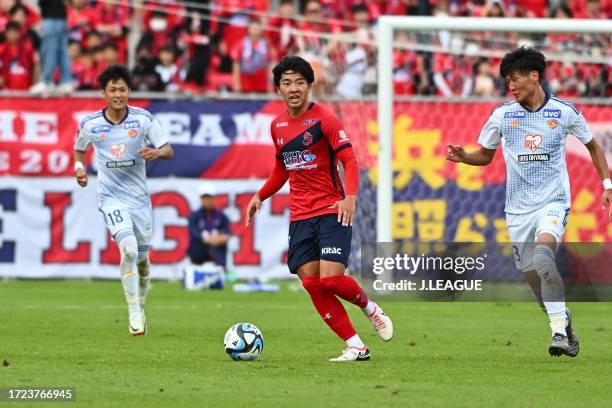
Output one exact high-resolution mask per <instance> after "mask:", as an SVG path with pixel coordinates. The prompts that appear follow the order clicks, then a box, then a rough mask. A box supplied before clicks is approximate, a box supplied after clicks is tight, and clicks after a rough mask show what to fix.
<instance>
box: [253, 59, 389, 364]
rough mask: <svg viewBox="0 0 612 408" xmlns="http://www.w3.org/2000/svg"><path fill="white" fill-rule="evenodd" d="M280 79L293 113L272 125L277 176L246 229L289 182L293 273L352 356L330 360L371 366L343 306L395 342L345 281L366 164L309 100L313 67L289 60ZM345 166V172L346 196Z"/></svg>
mask: <svg viewBox="0 0 612 408" xmlns="http://www.w3.org/2000/svg"><path fill="white" fill-rule="evenodd" d="M273 73H274V85H275V86H276V88H277V91H278V93H279V94H280V95H281V96H282V97H283V99H284V101H285V105H286V106H287V111H286V112H285V113H283V114H282V115H280V116H279V117H277V118H276V119H275V120H274V121H272V124H271V134H272V139H273V142H274V146H275V147H276V161H275V164H274V169H273V170H272V174H270V177H269V178H268V180H267V181H266V183H265V184H264V185H263V187H262V188H261V189H260V190H259V192H257V193H256V194H255V195H254V196H253V198H252V199H251V202H250V203H249V205H248V207H247V210H246V225H247V227H248V226H249V224H250V222H251V220H252V218H253V216H254V215H255V213H256V212H258V211H259V209H260V207H261V202H262V201H264V200H265V199H266V198H268V197H270V196H271V195H273V194H274V193H276V192H277V191H278V190H279V189H280V188H281V187H282V186H283V185H284V184H285V182H286V181H287V179H289V187H290V195H289V197H290V203H291V223H290V225H289V257H288V266H289V269H290V271H291V273H294V274H297V275H298V276H299V277H300V279H301V280H302V285H303V286H304V289H306V291H307V292H308V294H309V295H310V297H311V299H312V303H313V304H314V306H315V308H316V309H317V312H318V313H319V315H321V317H322V318H323V320H324V321H325V323H327V325H328V326H329V327H330V328H331V329H332V330H333V331H334V332H335V333H336V334H337V335H338V336H339V337H340V338H342V340H344V341H345V342H346V344H347V348H346V350H344V351H343V352H342V354H341V355H340V356H339V357H337V358H332V359H331V360H330V361H360V360H368V359H369V358H370V351H369V349H368V348H367V346H366V345H365V344H363V342H362V341H361V339H360V338H359V335H358V334H357V332H356V331H355V329H354V328H353V325H352V324H351V321H350V319H349V317H348V315H347V313H346V310H345V309H344V306H342V303H341V302H340V300H339V299H338V298H341V299H344V300H346V301H348V302H351V303H353V304H355V305H357V306H359V307H360V308H361V310H362V311H363V312H364V314H365V315H366V316H367V317H368V319H369V320H370V321H371V323H372V325H373V327H374V329H375V330H376V332H377V333H378V335H379V336H380V337H381V338H382V339H383V340H385V341H389V340H391V337H393V324H392V322H391V319H389V317H388V316H386V315H385V313H384V312H383V311H382V309H381V308H380V307H379V306H378V305H377V304H376V303H374V302H373V301H372V300H371V299H369V298H368V296H367V295H366V294H365V292H364V291H363V289H362V288H361V286H359V284H358V283H357V282H356V281H355V280H354V279H353V278H352V277H350V276H349V275H345V274H344V270H345V267H346V264H347V260H348V257H349V255H350V250H351V232H352V224H353V218H354V216H355V200H356V195H357V188H358V185H359V165H358V163H357V160H356V158H355V154H354V153H353V148H352V147H351V142H350V140H349V138H348V136H347V134H346V132H345V131H344V129H343V126H342V123H341V122H340V120H338V118H336V116H335V115H334V114H333V113H331V112H330V111H329V110H327V109H325V108H324V107H323V106H321V105H320V104H318V103H314V102H311V101H310V100H309V94H310V91H311V90H312V84H313V82H314V73H313V71H312V67H311V66H310V64H309V63H308V62H306V61H305V60H304V59H302V58H300V57H296V56H292V57H284V58H283V59H282V61H281V62H280V63H279V64H278V65H277V66H276V67H274V69H273ZM338 161H340V162H341V163H342V166H343V167H344V174H345V176H344V182H345V186H346V191H344V188H343V186H342V182H341V180H340V176H339V174H338V169H337V165H338Z"/></svg>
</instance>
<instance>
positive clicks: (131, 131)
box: [128, 129, 138, 137]
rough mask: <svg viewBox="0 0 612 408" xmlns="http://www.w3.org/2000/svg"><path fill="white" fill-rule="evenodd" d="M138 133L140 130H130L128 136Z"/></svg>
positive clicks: (134, 135)
mask: <svg viewBox="0 0 612 408" xmlns="http://www.w3.org/2000/svg"><path fill="white" fill-rule="evenodd" d="M137 134H138V131H137V130H136V129H130V130H128V136H129V137H136V135H137Z"/></svg>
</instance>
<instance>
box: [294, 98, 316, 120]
mask: <svg viewBox="0 0 612 408" xmlns="http://www.w3.org/2000/svg"><path fill="white" fill-rule="evenodd" d="M315 105H316V103H315V102H314V101H311V102H310V103H309V104H308V109H306V111H305V112H304V113H302V114H301V115H300V116H297V117H295V118H292V117H291V115H290V114H289V110H287V116H289V120H290V121H294V120H301V119H302V117H303V116H304V115H305V114H306V113H308V111H309V110H311V109H312V108H314V106H315Z"/></svg>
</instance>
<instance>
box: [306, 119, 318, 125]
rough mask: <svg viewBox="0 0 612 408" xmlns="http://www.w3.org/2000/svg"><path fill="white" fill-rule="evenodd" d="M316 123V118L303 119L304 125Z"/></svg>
mask: <svg viewBox="0 0 612 408" xmlns="http://www.w3.org/2000/svg"><path fill="white" fill-rule="evenodd" d="M316 123H317V120H316V119H304V125H314V124H316Z"/></svg>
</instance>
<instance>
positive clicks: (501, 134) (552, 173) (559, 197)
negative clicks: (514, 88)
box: [478, 94, 593, 214]
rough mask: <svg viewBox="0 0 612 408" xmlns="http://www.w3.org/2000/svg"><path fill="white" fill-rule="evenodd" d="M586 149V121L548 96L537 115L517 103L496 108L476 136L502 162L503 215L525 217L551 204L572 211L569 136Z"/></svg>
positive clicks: (588, 131)
mask: <svg viewBox="0 0 612 408" xmlns="http://www.w3.org/2000/svg"><path fill="white" fill-rule="evenodd" d="M569 134H572V135H574V136H576V137H577V138H578V139H579V140H580V141H581V142H582V143H584V144H587V143H588V142H590V141H591V139H592V138H593V136H592V134H591V131H590V130H589V128H588V126H587V124H586V121H585V120H584V117H583V116H582V114H581V113H580V111H578V109H576V107H575V106H574V105H572V104H571V103H569V102H567V101H564V100H562V99H559V98H557V97H555V96H552V95H549V94H547V95H546V99H545V100H544V104H543V105H542V106H541V107H540V109H538V110H537V111H531V110H529V109H526V108H524V107H523V106H521V105H520V104H519V103H518V102H516V101H514V102H508V103H506V104H504V105H501V106H499V107H497V108H496V109H495V110H494V111H493V113H492V114H491V117H490V118H489V120H488V121H487V123H486V124H485V125H484V127H483V128H482V131H481V132H480V137H479V138H478V143H480V144H481V145H482V146H483V147H484V148H486V149H496V148H497V146H499V144H500V142H501V143H502V151H503V153H504V159H505V160H506V173H507V175H506V176H507V180H506V212H507V213H511V214H525V213H529V212H532V211H535V210H538V209H540V208H542V207H544V206H546V205H547V204H550V203H561V204H563V205H565V206H566V208H569V207H570V183H569V177H568V175H567V165H566V162H565V142H566V137H567V135H569Z"/></svg>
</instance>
